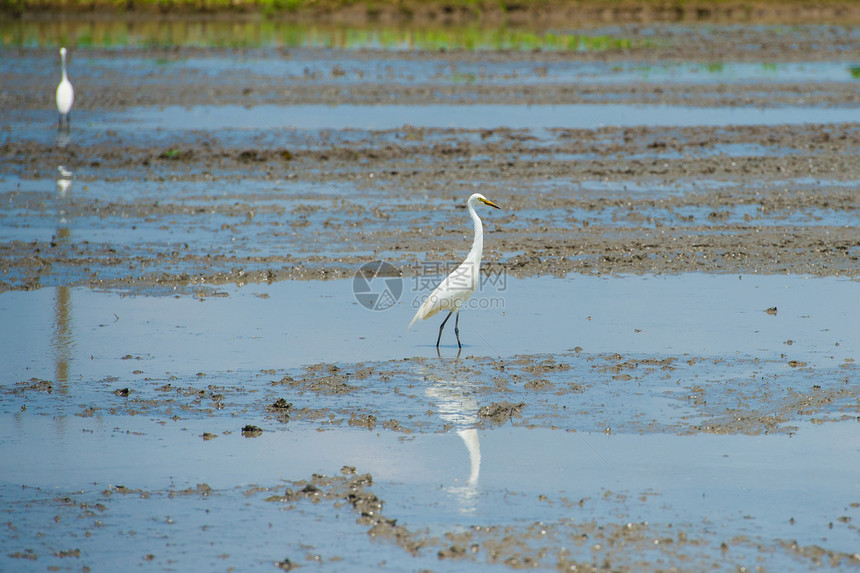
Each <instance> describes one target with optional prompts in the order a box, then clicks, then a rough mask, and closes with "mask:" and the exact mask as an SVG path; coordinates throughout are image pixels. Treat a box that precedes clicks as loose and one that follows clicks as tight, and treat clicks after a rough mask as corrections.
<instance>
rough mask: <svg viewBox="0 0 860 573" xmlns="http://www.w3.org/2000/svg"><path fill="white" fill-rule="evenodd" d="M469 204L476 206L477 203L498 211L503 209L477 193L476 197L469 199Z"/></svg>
mask: <svg viewBox="0 0 860 573" xmlns="http://www.w3.org/2000/svg"><path fill="white" fill-rule="evenodd" d="M469 203H471V204H472V205H474V204H475V203H483V204H484V205H487V206H489V207H495V208H496V209H501V207H499V206H498V205H496V204H495V203H493V202H492V201H490V200H489V199H487V198H486V197H484V196H483V195H481V194H480V193H475V194H474V195H472V196H471V197H469Z"/></svg>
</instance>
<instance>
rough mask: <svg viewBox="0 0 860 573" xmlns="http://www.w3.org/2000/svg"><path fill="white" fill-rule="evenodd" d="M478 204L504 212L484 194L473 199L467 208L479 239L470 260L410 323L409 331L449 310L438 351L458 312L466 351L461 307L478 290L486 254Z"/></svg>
mask: <svg viewBox="0 0 860 573" xmlns="http://www.w3.org/2000/svg"><path fill="white" fill-rule="evenodd" d="M478 203H483V204H484V205H489V206H490V207H495V208H496V209H501V207H499V206H498V205H496V204H495V203H493V202H492V201H490V200H489V199H487V198H486V197H484V196H483V195H481V194H480V193H475V194H474V195H472V196H471V197H469V200H468V201H467V202H466V206H467V207H468V208H469V216H471V217H472V222H473V223H474V224H475V240H474V241H472V250H471V251H469V255H468V256H467V257H466V260H465V261H463V263H462V264H461V265H460V266H459V267H457V268H456V269H455V270H454V272H452V273H451V274H450V275H448V276H447V277H446V278H445V280H443V281H442V283H441V284H440V285H439V286H437V287H436V289H435V290H434V291H433V292H432V293H431V294H430V296H429V297H427V300H425V301H424V303H423V304H422V305H421V308H419V309H418V312H416V313H415V317H414V318H413V319H412V322H410V323H409V328H412V325H413V324H415V321H416V320H425V319H428V318H430V317H431V316H433V315H434V314H436V313H437V312H439V311H441V310H447V311H448V316H446V317H445V320H443V321H442V324H441V325H440V326H439V336H438V337H437V338H436V348H439V341H440V340H441V339H442V329H443V328H445V323H446V322H448V319H449V318H451V314H453V312H454V311H455V310H456V311H457V317H456V318H455V319H454V334H455V335H456V336H457V346H458V347H460V348H463V345H462V344H460V307H461V306H462V304H463V303H464V302H466V300H467V299H468V298H469V297H470V296H472V294H473V293H474V292H475V291H476V290H477V288H478V281H479V280H480V275H481V255H482V254H483V251H484V226H483V225H482V224H481V219H479V218H478V214H477V213H476V212H475V205H477V204H478Z"/></svg>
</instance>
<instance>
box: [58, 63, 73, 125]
mask: <svg viewBox="0 0 860 573" xmlns="http://www.w3.org/2000/svg"><path fill="white" fill-rule="evenodd" d="M60 60H61V61H62V63H63V79H62V80H60V85H58V86H57V111H59V112H60V121H59V126H58V129H62V128H63V116H65V118H66V130H69V128H70V120H69V114H70V112H71V111H72V104H73V103H75V90H74V88H73V87H72V82H70V81H69V75H68V74H67V73H66V49H65V48H60Z"/></svg>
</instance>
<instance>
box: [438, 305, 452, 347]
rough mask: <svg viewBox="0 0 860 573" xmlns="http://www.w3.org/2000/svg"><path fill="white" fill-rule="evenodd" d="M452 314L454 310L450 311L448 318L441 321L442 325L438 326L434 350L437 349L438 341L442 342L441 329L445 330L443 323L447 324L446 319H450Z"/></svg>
mask: <svg viewBox="0 0 860 573" xmlns="http://www.w3.org/2000/svg"><path fill="white" fill-rule="evenodd" d="M453 312H454V309H453V308H452V309H451V312H449V313H448V316H446V317H445V320H443V321H442V324H440V325H439V336H438V337H437V338H436V348H439V341H440V340H442V329H443V328H445V323H446V322H448V319H449V318H451V314H452V313H453Z"/></svg>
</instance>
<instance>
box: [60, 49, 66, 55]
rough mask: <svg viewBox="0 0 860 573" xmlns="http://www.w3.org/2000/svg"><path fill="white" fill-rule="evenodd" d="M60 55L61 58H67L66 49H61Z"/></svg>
mask: <svg viewBox="0 0 860 573" xmlns="http://www.w3.org/2000/svg"><path fill="white" fill-rule="evenodd" d="M60 55H61V56H65V55H66V49H65V48H60Z"/></svg>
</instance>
